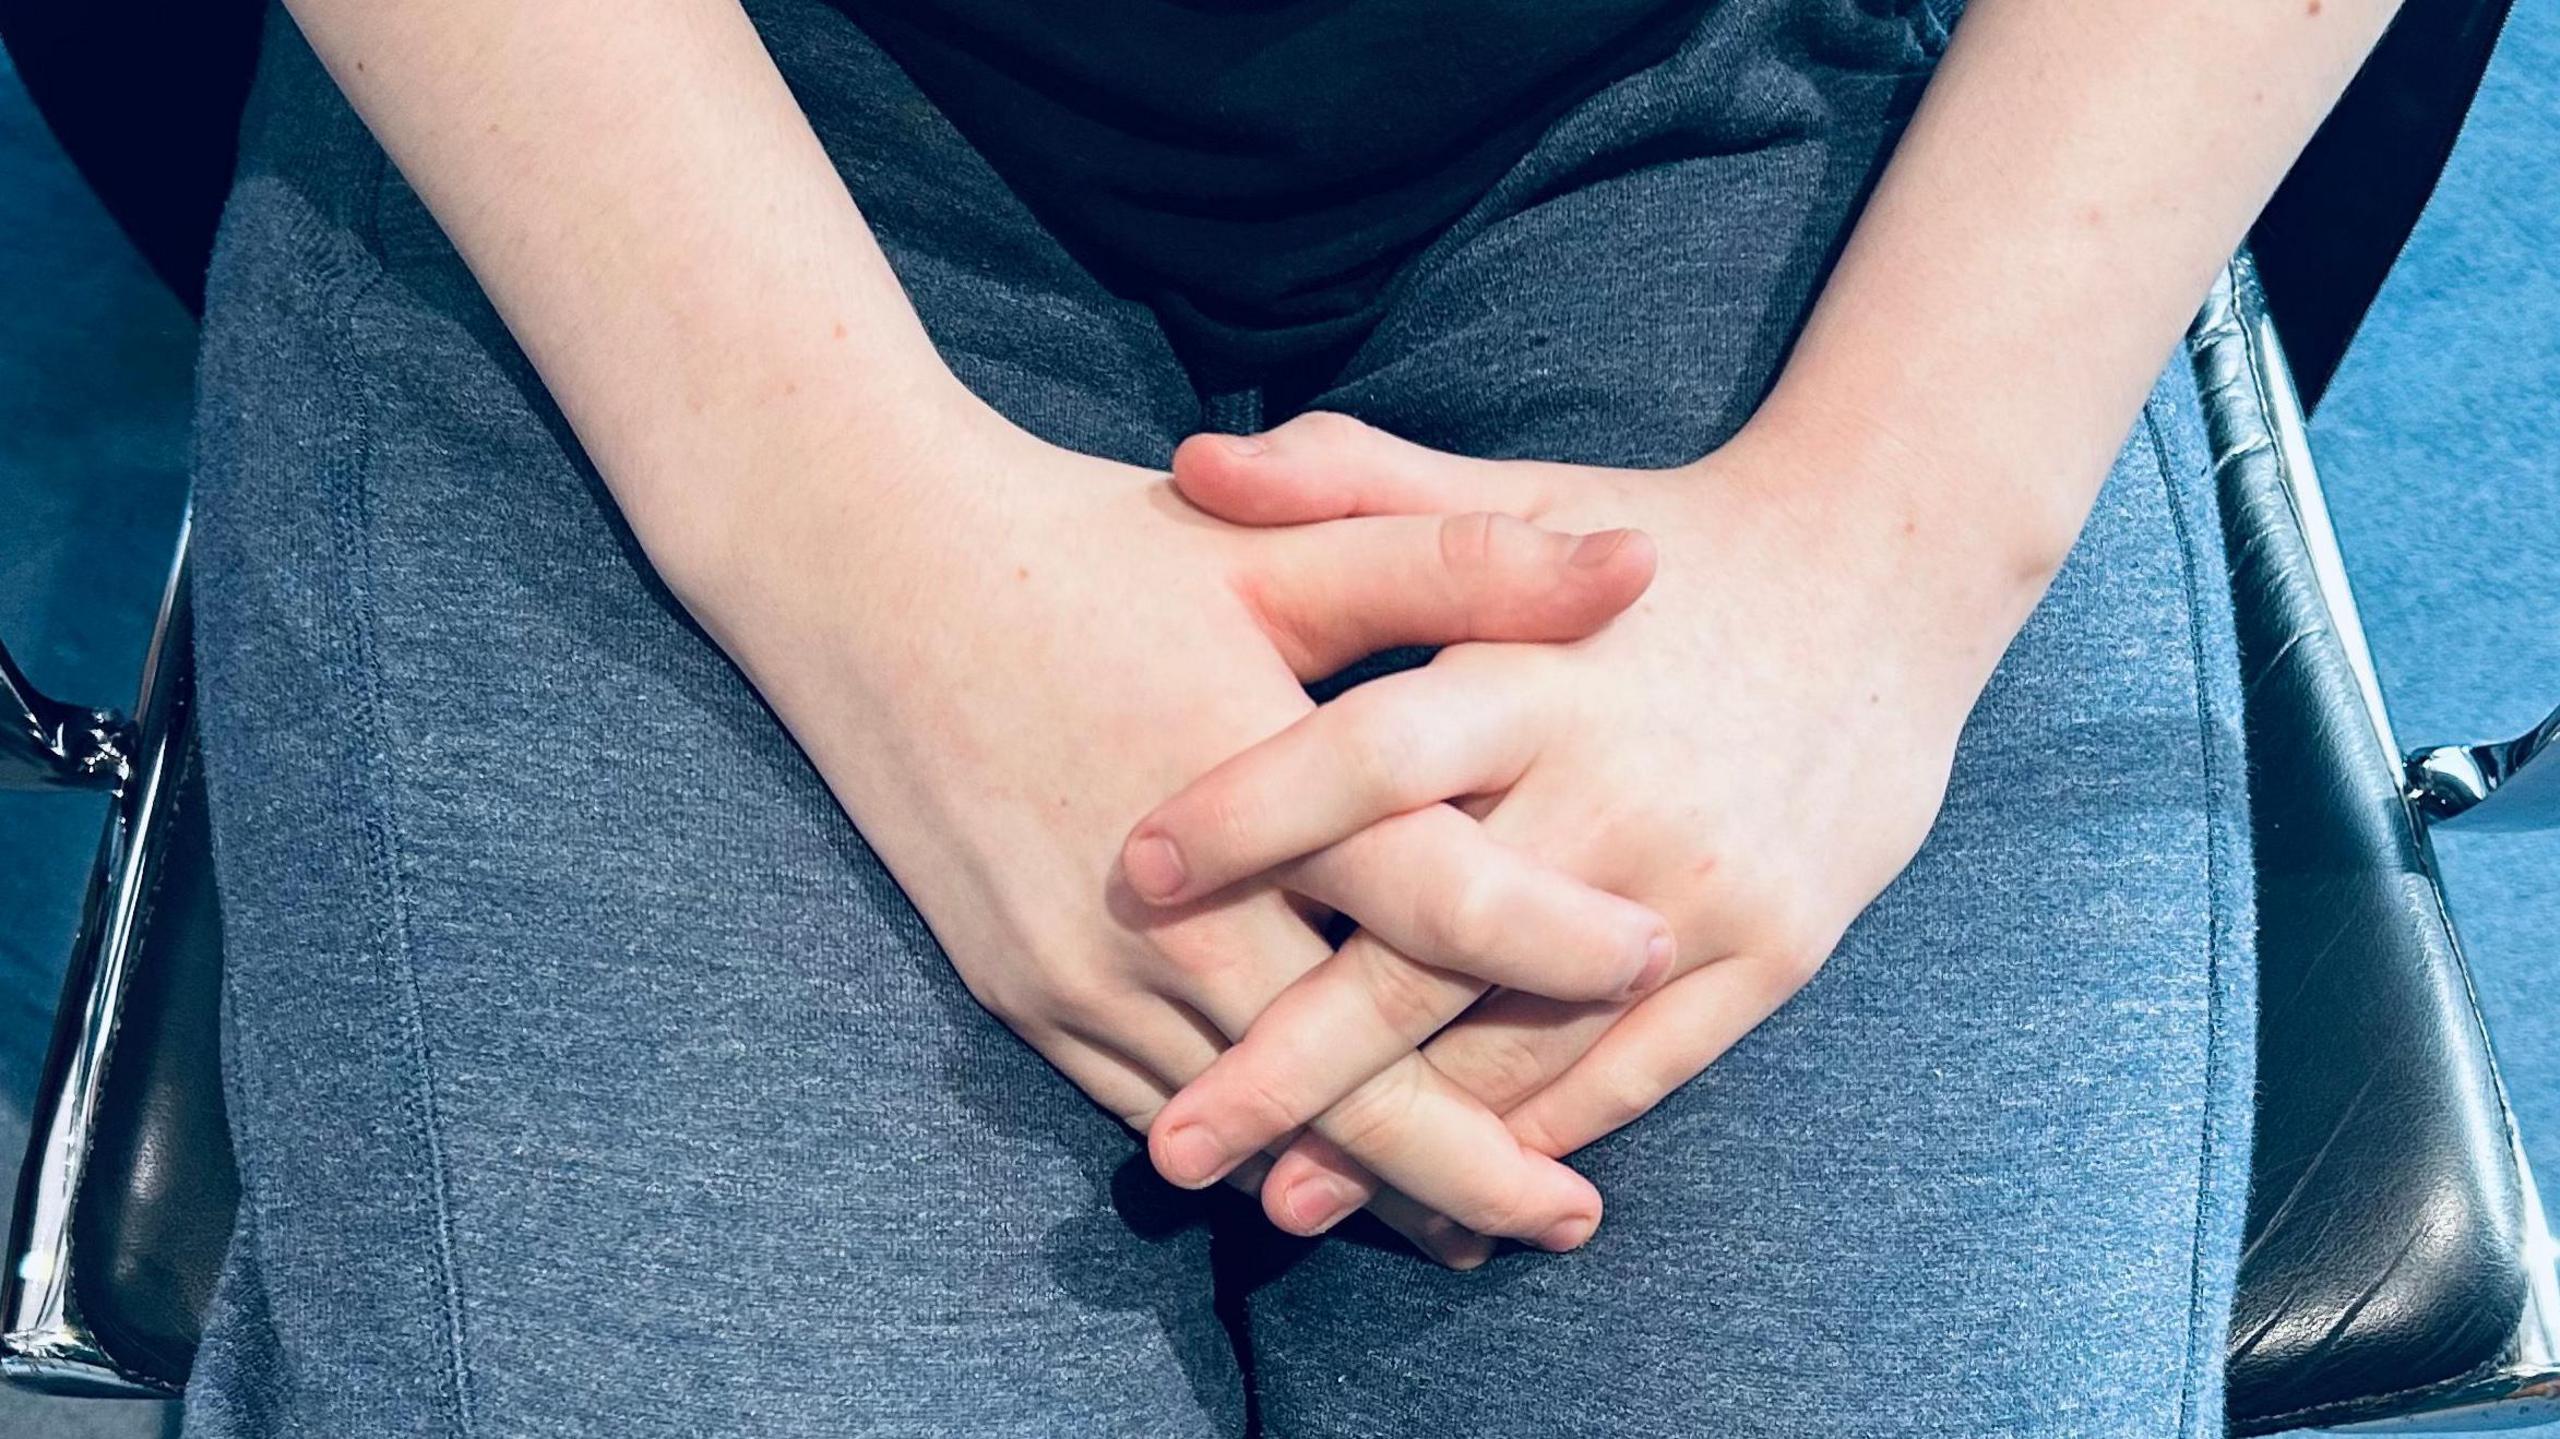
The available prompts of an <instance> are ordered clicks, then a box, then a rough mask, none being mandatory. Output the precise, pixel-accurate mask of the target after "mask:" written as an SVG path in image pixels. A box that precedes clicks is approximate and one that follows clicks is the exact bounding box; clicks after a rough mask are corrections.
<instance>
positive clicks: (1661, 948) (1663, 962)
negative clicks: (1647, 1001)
mask: <svg viewBox="0 0 2560 1439" xmlns="http://www.w3.org/2000/svg"><path fill="white" fill-rule="evenodd" d="M1677 948H1678V946H1676V945H1674V944H1673V943H1672V942H1671V936H1670V935H1668V934H1665V933H1663V932H1662V931H1661V930H1655V931H1654V934H1653V938H1651V939H1649V940H1647V941H1645V946H1644V968H1642V969H1639V970H1637V971H1636V977H1635V978H1634V979H1632V980H1629V981H1628V982H1627V990H1626V997H1627V998H1629V999H1633V998H1634V997H1635V996H1637V995H1639V994H1651V993H1652V992H1653V991H1654V990H1656V989H1658V988H1660V987H1661V985H1662V982H1663V981H1664V980H1666V979H1669V978H1670V977H1671V958H1672V955H1673V953H1674V952H1675V951H1676V950H1677Z"/></svg>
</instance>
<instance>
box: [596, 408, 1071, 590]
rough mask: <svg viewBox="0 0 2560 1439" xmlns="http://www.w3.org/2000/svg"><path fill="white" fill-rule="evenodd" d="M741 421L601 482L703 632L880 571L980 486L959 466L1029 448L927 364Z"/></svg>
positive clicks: (972, 472) (983, 469)
mask: <svg viewBox="0 0 2560 1439" xmlns="http://www.w3.org/2000/svg"><path fill="white" fill-rule="evenodd" d="M740 420H741V423H736V424H724V425H714V426H709V427H706V430H705V432H703V433H700V434H698V435H696V436H695V437H693V438H694V443H692V444H690V445H687V446H685V447H683V449H684V451H687V452H689V453H690V454H691V456H693V458H691V459H690V460H686V459H682V458H673V457H671V458H673V462H672V463H670V462H668V461H666V460H662V461H661V463H660V464H659V465H658V466H656V467H654V468H655V470H656V471H657V473H656V474H655V475H654V476H651V477H649V478H646V479H642V480H638V481H633V480H628V479H625V478H624V477H621V476H615V475H608V477H607V478H608V483H609V486H610V488H611V489H612V491H613V494H614V497H615V500H616V501H617V503H619V504H620V506H621V508H622V510H623V513H624V516H625V518H626V519H627V520H628V521H629V523H630V525H631V528H632V533H633V534H634V536H635V537H636V538H637V539H638V540H639V541H640V545H641V548H642V549H643V550H645V551H646V552H647V554H648V556H649V560H650V563H651V565H652V566H653V567H655V568H656V570H657V571H658V573H659V576H660V578H662V579H663V580H664V581H665V582H666V584H667V586H668V588H669V589H670V590H671V591H673V592H674V594H675V595H676V597H677V598H678V599H680V600H682V601H683V602H684V603H685V605H686V607H687V608H688V609H690V610H691V611H692V612H693V613H694V614H695V616H696V617H697V618H698V619H701V620H702V621H703V622H704V623H705V625H706V626H707V627H712V628H715V630H716V629H717V628H718V626H717V624H716V621H717V620H718V619H719V618H721V617H722V616H724V615H726V614H727V613H728V612H730V611H734V610H740V609H748V610H754V611H759V612H769V611H771V610H772V609H773V608H774V607H775V606H776V604H777V602H778V601H780V600H782V599H785V598H787V595H784V594H777V593H776V591H777V589H788V590H792V591H797V590H800V589H805V588H806V587H807V586H806V583H805V582H806V581H807V580H809V579H810V578H812V577H813V576H819V575H824V576H831V577H848V578H850V577H856V576H860V575H864V574H883V573H884V572H886V571H887V570H888V568H889V567H890V566H891V564H892V562H893V561H894V560H895V558H896V557H897V555H898V554H899V553H900V552H901V551H902V550H908V549H912V548H914V547H915V546H916V544H917V540H918V536H920V535H931V534H934V533H939V532H941V531H942V530H943V529H945V528H946V527H945V526H942V525H940V524H938V523H937V522H936V517H937V516H942V515H947V513H948V511H949V510H950V508H951V506H952V504H953V503H954V499H955V495H956V494H958V493H959V492H960V489H961V487H962V486H963V485H965V484H967V483H971V482H973V481H975V480H980V479H983V478H984V477H985V476H986V474H987V473H988V472H989V466H988V465H986V464H985V463H984V462H983V461H982V460H977V459H973V458H971V457H972V456H982V455H985V454H986V453H988V452H989V451H990V448H991V447H992V446H994V445H997V444H999V443H1002V442H1004V441H1007V440H1022V439H1027V438H1028V437H1027V436H1025V435H1023V434H1022V432H1021V431H1020V430H1019V429H1017V428H1016V427H1014V426H1013V425H1012V424H1011V423H1010V422H1009V421H1007V420H1006V419H1005V418H1004V417H1003V416H1001V415H999V414H998V413H996V411H995V410H994V409H993V408H992V407H990V406H988V405H987V404H986V403H985V402H984V401H982V400H980V399H979V398H978V397H977V396H976V395H975V394H973V393H971V392H970V391H969V390H968V389H967V388H966V387H965V386H963V385H962V384H960V382H959V381H958V380H957V379H956V378H955V377H953V376H952V375H951V374H950V372H949V371H948V370H947V369H944V368H942V367H941V365H940V364H939V363H938V362H937V363H936V364H935V365H933V367H932V368H931V369H930V370H929V371H918V372H915V373H911V374H907V375H903V376H900V377H898V378H897V379H896V380H894V381H893V382H891V383H890V384H888V385H885V386H884V385H880V384H876V383H871V384H865V383H861V382H860V380H859V377H856V378H855V379H854V380H851V381H848V382H847V383H845V384H841V385H812V386H803V387H800V388H798V389H796V390H794V391H792V392H790V393H788V394H786V395H782V396H779V397H777V398H776V400H775V401H773V402H771V403H767V404H764V405H761V406H759V407H756V408H755V409H754V410H753V411H752V412H748V413H744V414H742V415H741V416H740Z"/></svg>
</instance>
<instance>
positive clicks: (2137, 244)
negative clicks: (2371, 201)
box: [1763, 0, 2395, 641]
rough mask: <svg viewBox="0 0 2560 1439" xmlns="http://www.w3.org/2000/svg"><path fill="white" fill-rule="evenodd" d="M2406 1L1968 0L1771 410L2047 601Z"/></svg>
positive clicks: (1864, 494)
mask: <svg viewBox="0 0 2560 1439" xmlns="http://www.w3.org/2000/svg"><path fill="white" fill-rule="evenodd" d="M2394 3H2395V0H2074V3H2071V4H2067V5H2066V4H2053V3H2035V0H1973V3H1972V4H1971V5H1970V6H1969V7H1968V9H1967V12H1966V15H1965V18H1964V21H1963V24H1962V25H1961V26H1960V27H1959V28H1958V31H1957V35H1956V38H1955V40H1954V42H1953V43H1952V44H1951V45H1950V47H1949V49H1948V52H1947V55H1946V56H1945V59H1944V61H1943V63H1942V65H1941V68H1940V70H1939V73H1938V75H1937V77H1936V78H1935V79H1934V80H1933V82H1932V83H1931V85H1930V88H1929V91H1928V93H1927V95H1926V97H1925V98H1924V100H1923V101H1922V104H1921V107H1920V111H1919V113H1918V115H1917V116H1916V117H1915V118H1914V119H1913V121H1912V124H1911V127H1910V130H1909V132H1908V133H1907V135H1906V136H1905V138H1904V140H1903V142H1902V145H1901V147H1900V148H1899V149H1898V150H1897V151H1896V153H1895V155H1894V158H1893V160H1892V162H1891V163H1890V164H1889V166H1888V167H1887V169H1886V171H1885V173H1884V175H1883V177H1882V178H1881V180H1880V182H1879V184H1878V186H1877V189H1876V192H1875V195H1874V197H1873V200H1872V201H1871V203H1870V204H1869V205H1868V207H1867V210H1866V213H1865V215H1864V216H1863V217H1862V218H1861V220H1860V221H1859V223H1858V225H1857V228H1856V230H1855V231H1854V232H1853V234H1852V235H1851V238H1850V241H1849V244H1848V246H1847V248H1846V250H1845V251H1844V252H1843V253H1842V256H1841V260H1840V264H1839V266H1838V268H1837V270H1836V272H1835V273H1834V276H1833V278H1832V280H1831V281H1830V283H1829V285H1828V287H1827V288H1826V289H1825V290H1824V292H1823V294H1822V297H1821V299H1820V300H1819V302H1818V303H1817V304H1816V306H1815V309H1814V313H1813V315H1812V317H1811V319H1810V320H1809V322H1808V324H1807V327H1806V330H1805V333H1804V336H1803V339H1802V340H1801V342H1800V343H1799V344H1798V346H1797V348H1796V350H1795V352H1794V355H1793V356H1792V358H1791V359H1790V360H1789V362H1788V365H1787V368H1786V371H1785V373H1784V375H1783V376H1782V377H1781V379H1780V381H1779V384H1778V387H1777V389H1776V390H1775V391H1774V392H1773V393H1772V395H1771V397H1770V400H1769V402H1768V404H1767V405H1766V406H1765V407H1764V409H1763V416H1764V417H1765V418H1766V421H1767V423H1768V424H1769V425H1770V426H1772V427H1775V428H1781V429H1786V428H1793V429H1794V430H1796V431H1797V432H1798V433H1800V434H1804V435H1814V436H1823V437H1826V438H1825V439H1823V440H1820V441H1817V443H1828V444H1839V445H1843V446H1846V447H1847V448H1848V449H1850V450H1852V451H1854V452H1857V453H1858V454H1859V455H1860V457H1861V460H1862V463H1857V464H1852V465H1848V466H1844V467H1843V469H1844V471H1851V472H1854V473H1851V474H1849V475H1848V480H1847V482H1848V484H1849V485H1850V486H1852V487H1855V489H1856V492H1854V493H1853V492H1843V493H1841V494H1839V495H1837V496H1836V497H1833V498H1832V499H1830V500H1829V501H1827V502H1830V503H1836V504H1840V505H1874V504H1876V503H1877V501H1878V495H1877V493H1876V489H1875V487H1876V486H1878V485H1884V486H1893V487H1898V489H1897V492H1896V493H1894V494H1893V495H1891V496H1890V497H1889V498H1890V499H1891V500H1892V502H1893V503H1891V504H1890V505H1888V508H1891V509H1893V510H1894V511H1895V513H1897V514H1898V515H1899V517H1900V518H1901V519H1902V520H1904V521H1905V522H1906V523H1907V524H1908V526H1909V532H1910V533H1911V534H1913V535H1914V536H1915V538H1917V539H1918V540H1920V541H1921V542H1923V543H1925V544H1927V545H1929V546H1931V547H1933V549H1934V550H1935V552H1937V553H1939V554H1941V555H1943V556H1944V557H1945V559H1944V561H1943V563H1949V564H1959V565H1962V564H1971V565H1975V566H1988V567H1989V568H1990V569H1992V570H1995V571H1997V572H1998V573H1999V574H2000V575H2001V577H2002V578H2003V579H2004V580H2015V581H2019V582H2024V583H2025V584H2026V592H2025V593H2024V594H2023V596H2022V598H2023V600H2024V602H2025V604H2027V605H2031V604H2032V603H2033V599H2034V595H2035V594H2036V593H2039V592H2040V591H2041V589H2042V585H2043V581H2044V579H2045V578H2047V577H2049V575H2050V573H2051V571H2052V569H2053V568H2054V567H2056V566H2058V565H2059V563H2060V561H2061V558H2062V555H2063V553H2064V552H2065V551H2066V550H2067V549H2068V548H2069V545H2070V543H2071V540H2072V539H2073V537H2074V536H2075V535H2076V534H2077V532H2078V529H2079V527H2080V525H2081V523H2082V522H2083V520H2084V519H2085V517H2086V514H2087V511H2088V508H2089V505H2090V503H2091V501H2092V499H2093V498H2094V496H2095V493H2096V490H2097V486H2098V483H2099V481H2100V480H2101V479H2103V478H2104V476H2105V473H2106V470H2107V467H2108V464H2109V462H2110V460H2111V459H2112V457H2113V456H2114V454H2115V452H2116V450H2117V449H2118V447H2119V446H2120V445H2121V444H2122V443H2123V440H2124V436H2125V432H2126V429H2127V427H2128V426H2129V425H2130V423H2131V422H2132V420H2133V418H2134V416H2135V415H2136V413H2137V412H2138V411H2139V409H2140V407H2141V404H2142V401H2143V397H2144V395H2145V394H2146V393H2147V391H2148V390H2149V388H2150V386H2151V384H2152V382H2153V381H2154V379H2155V378H2156V377H2157V375H2158V374H2159V371H2160V368H2161V365H2162V364H2163V363H2164V362H2165V361H2166V359H2167V358H2168V356H2169V355H2170V354H2171V353H2172V351H2173V349H2174V347H2175V345H2176V344H2177V342H2178V338H2179V336H2180V335H2181V334H2182V332H2183V331H2184V328H2185V325H2186V322H2187V320H2188V319H2189V317H2190V316H2191V315H2192V314H2193V313H2194V310H2195V307H2196V305H2197V303H2198V302H2199V301H2200V300H2201V299H2202V298H2203V295H2204V292H2205V290H2206V289H2207V288H2208V286H2209V285H2210V284H2211V282H2212V277H2213V274H2214V272H2215V270H2216V269H2217V267H2219V266H2220V265H2221V264H2222V263H2223V261H2224V260H2226V259H2227V258H2228V257H2229V256H2230V254H2231V252H2232V250H2233V248H2234V247H2235V246H2237V245H2238V243H2239V242H2240V239H2241V237H2242V235H2243V234H2244V233H2245V231H2246V230H2247V228H2248V225H2249V223H2250V221H2251V220H2252V219H2253V218H2254V217H2255V216H2256V214H2257V212H2258V210H2259V209H2260V208H2261V207H2262V206H2263V205H2264V204H2265V202H2266V199H2267V197H2268V195H2269V194H2271V193H2272V192H2273V190H2274V188H2275V186H2276V183H2277V182H2278V181H2279V180H2280V179H2282V178H2283V175H2284V172H2285V170H2286V169H2287V167H2288V166H2289V165H2290V164H2291V163H2292V161H2293V158H2294V156H2295V155H2296V154H2297V153H2298V152H2299V151H2300V149H2301V147H2302V145H2303V144H2304V143H2305V142H2306V141H2307V140H2308V139H2309V137H2310V134H2311V132H2312V130H2313V129H2314V128H2315V127H2316V126H2317V125H2318V123H2319V121H2320V118H2321V117H2322V116H2323V115H2324V114H2326V113H2327V111H2328V108H2329V106H2330V105H2331V103H2333V102H2334V100H2335V99H2336V97H2337V95H2338V93H2339V92H2340V91H2341V90H2342V89H2344V87H2345V85H2346V82H2347V80H2348V79H2349V78H2350V77H2351V76H2352V75H2353V74H2354V72H2355V68H2356V66H2357V64H2358V63H2359V61H2360V60H2361V59H2362V58H2363V56H2364V54H2365V53H2366V51H2367V50H2368V49H2370V47H2371V45H2372V43H2373V41H2374V39H2375V37H2376V36H2378V35H2379V34H2380V32H2381V29H2382V27H2383V25H2384V23H2385V22H2386V21H2387V20H2388V19H2389V17H2390V14H2391V11H2392V9H2393V8H2394ZM2009 608H2012V609H2014V610H2015V612H2016V616H2015V617H2016V618H2020V619H2022V618H2023V616H2024V608H2023V607H2022V606H2018V605H2015V604H2012V605H2010V606H2009ZM2012 622H2013V623H2014V620H2013V621H2012ZM2002 638H2003V639H2004V641H2005V636H2003V637H2002Z"/></svg>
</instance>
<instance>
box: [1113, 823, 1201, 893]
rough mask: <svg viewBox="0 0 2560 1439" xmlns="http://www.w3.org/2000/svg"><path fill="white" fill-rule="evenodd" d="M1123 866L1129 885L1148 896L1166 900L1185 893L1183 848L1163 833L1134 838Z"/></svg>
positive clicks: (1122, 863) (1122, 859) (1122, 862)
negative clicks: (1177, 847) (1176, 846)
mask: <svg viewBox="0 0 2560 1439" xmlns="http://www.w3.org/2000/svg"><path fill="white" fill-rule="evenodd" d="M1120 868H1121V869H1122V870H1123V871H1125V872H1126V873H1127V874H1128V876H1129V887H1130V888H1132V889H1134V890H1136V891H1137V892H1138V893H1140V894H1142V895H1144V896H1146V897H1147V898H1148V899H1153V900H1167V899H1171V898H1173V897H1174V896H1175V895H1177V894H1180V893H1181V892H1182V881H1183V879H1184V877H1185V874H1184V870H1183V868H1182V851H1181V850H1178V849H1176V848H1174V846H1173V841H1172V840H1169V839H1166V838H1165V837H1164V836H1163V835H1160V834H1151V835H1146V836H1144V837H1142V838H1139V839H1137V840H1134V841H1132V842H1131V843H1130V845H1129V852H1128V853H1127V854H1125V855H1123V856H1122V857H1121V860H1120Z"/></svg>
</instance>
